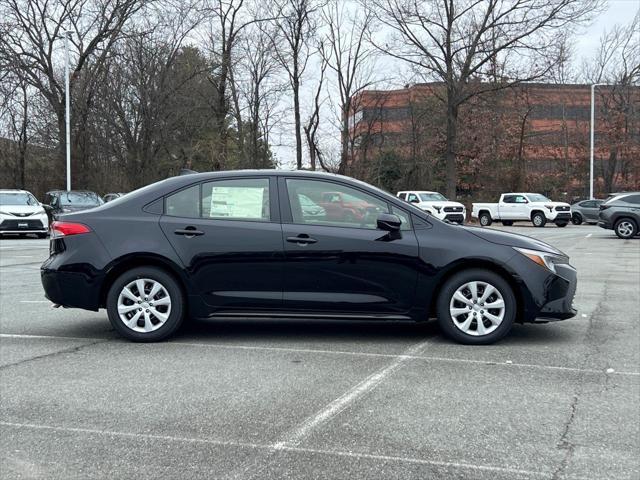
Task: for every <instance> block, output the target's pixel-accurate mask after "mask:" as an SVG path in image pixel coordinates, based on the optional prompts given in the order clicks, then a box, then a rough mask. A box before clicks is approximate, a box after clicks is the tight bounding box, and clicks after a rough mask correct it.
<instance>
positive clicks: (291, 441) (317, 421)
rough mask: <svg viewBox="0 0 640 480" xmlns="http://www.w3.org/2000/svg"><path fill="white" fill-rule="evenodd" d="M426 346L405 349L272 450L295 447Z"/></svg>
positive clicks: (289, 434) (303, 423) (275, 445)
mask: <svg viewBox="0 0 640 480" xmlns="http://www.w3.org/2000/svg"><path fill="white" fill-rule="evenodd" d="M428 344H429V341H425V342H420V343H418V344H417V345H414V346H412V347H411V348H409V349H407V350H406V351H405V354H403V355H400V356H398V357H396V358H395V360H394V361H393V362H392V363H391V364H389V365H387V366H386V367H384V368H383V369H381V370H378V371H377V372H376V373H374V374H372V375H369V377H367V378H366V379H365V380H363V381H362V382H360V383H359V384H357V385H355V386H354V387H353V388H350V389H349V390H347V391H346V392H345V393H344V394H343V395H341V396H340V397H338V398H336V399H335V400H333V401H332V402H330V403H329V404H327V405H326V406H325V407H324V408H323V409H321V410H320V411H319V412H316V413H315V414H313V415H311V416H310V417H308V418H307V419H306V420H304V421H303V422H302V423H301V424H300V425H299V426H297V427H296V428H295V429H294V430H293V431H291V432H289V433H287V434H286V435H285V436H284V438H283V439H282V440H280V441H278V442H276V443H274V445H273V446H274V448H276V449H277V450H281V449H282V448H283V447H292V446H297V445H298V444H299V443H300V441H301V440H302V439H303V438H304V437H306V436H307V435H308V434H309V433H310V432H311V431H312V430H313V429H314V428H316V427H317V426H319V425H321V424H323V423H325V422H327V421H328V420H330V419H331V418H333V417H335V416H336V415H337V414H339V413H340V412H342V411H343V410H344V409H345V408H347V407H348V406H349V404H350V403H353V402H355V401H356V400H357V399H358V398H360V397H362V396H364V395H366V394H367V393H369V392H370V391H372V390H373V389H374V388H376V387H377V386H378V385H380V383H382V382H383V381H384V379H385V378H387V377H388V376H389V375H391V374H392V373H393V372H394V371H396V370H397V369H398V368H400V367H401V366H402V364H404V363H405V362H406V361H407V360H408V358H409V357H408V355H414V354H416V353H418V352H419V351H420V350H422V349H423V348H424V347H425V346H427V345H428Z"/></svg>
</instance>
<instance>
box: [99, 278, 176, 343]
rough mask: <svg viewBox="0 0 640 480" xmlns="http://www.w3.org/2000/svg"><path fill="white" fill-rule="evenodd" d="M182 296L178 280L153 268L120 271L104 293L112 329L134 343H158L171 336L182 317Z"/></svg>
mask: <svg viewBox="0 0 640 480" xmlns="http://www.w3.org/2000/svg"><path fill="white" fill-rule="evenodd" d="M184 312H185V307H184V295H183V293H182V290H181V288H180V285H179V284H178V282H177V281H176V280H175V279H174V278H173V277H172V276H171V275H169V274H168V273H167V272H165V271H164V270H161V269H159V268H156V267H138V268H134V269H131V270H129V271H128V272H125V273H123V274H122V275H120V277H118V278H117V279H116V281H115V282H113V285H111V288H110V289H109V293H108V294H107V313H108V315H109V321H110V322H111V325H113V328H115V329H116V331H118V333H120V334H121V335H122V336H124V337H126V338H128V339H129V340H133V341H136V342H157V341H159V340H164V339H165V338H167V337H169V336H170V335H172V334H173V333H174V332H175V331H176V330H177V329H178V328H179V327H180V324H181V323H182V321H183V318H184Z"/></svg>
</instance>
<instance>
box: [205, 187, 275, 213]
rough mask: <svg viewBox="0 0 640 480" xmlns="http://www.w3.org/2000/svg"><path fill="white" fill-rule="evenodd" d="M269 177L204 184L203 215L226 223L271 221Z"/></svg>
mask: <svg viewBox="0 0 640 480" xmlns="http://www.w3.org/2000/svg"><path fill="white" fill-rule="evenodd" d="M270 210H271V209H270V205H269V179H268V178H239V179H233V180H217V181H213V182H208V183H204V184H203V185H202V216H203V217H204V218H215V219H226V220H258V221H269V220H270V219H271V211H270Z"/></svg>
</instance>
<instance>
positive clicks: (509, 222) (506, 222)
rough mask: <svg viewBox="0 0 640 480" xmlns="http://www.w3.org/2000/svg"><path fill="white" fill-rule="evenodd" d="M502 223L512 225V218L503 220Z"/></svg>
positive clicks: (506, 225) (507, 225)
mask: <svg viewBox="0 0 640 480" xmlns="http://www.w3.org/2000/svg"><path fill="white" fill-rule="evenodd" d="M502 225H504V226H505V227H510V226H511V225H513V220H503V221H502Z"/></svg>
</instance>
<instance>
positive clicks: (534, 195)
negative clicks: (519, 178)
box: [527, 193, 551, 202]
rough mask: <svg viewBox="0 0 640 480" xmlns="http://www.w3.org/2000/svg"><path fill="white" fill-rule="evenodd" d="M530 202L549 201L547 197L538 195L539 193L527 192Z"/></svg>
mask: <svg viewBox="0 0 640 480" xmlns="http://www.w3.org/2000/svg"><path fill="white" fill-rule="evenodd" d="M527 197H529V201H530V202H550V201H551V200H549V199H548V198H547V197H545V196H544V195H540V194H539V193H527Z"/></svg>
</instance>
